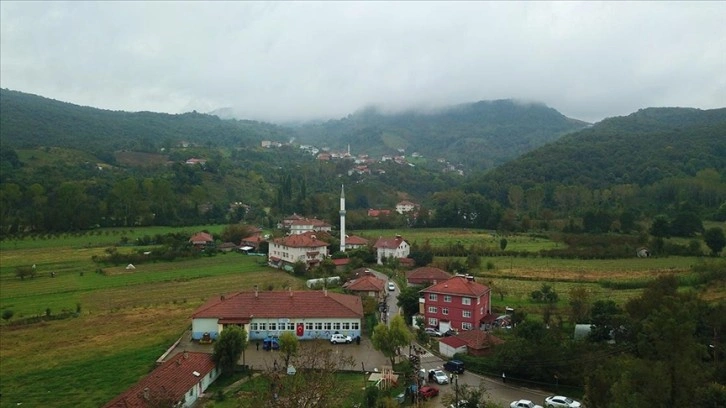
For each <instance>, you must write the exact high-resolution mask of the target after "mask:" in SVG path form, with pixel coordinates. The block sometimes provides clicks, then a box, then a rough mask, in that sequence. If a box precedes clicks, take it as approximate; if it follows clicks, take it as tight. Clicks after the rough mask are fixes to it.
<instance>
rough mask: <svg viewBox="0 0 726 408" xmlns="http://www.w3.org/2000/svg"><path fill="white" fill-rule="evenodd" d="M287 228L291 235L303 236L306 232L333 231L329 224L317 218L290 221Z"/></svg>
mask: <svg viewBox="0 0 726 408" xmlns="http://www.w3.org/2000/svg"><path fill="white" fill-rule="evenodd" d="M287 228H288V229H289V231H290V234H291V235H298V234H304V233H306V232H330V231H332V230H333V227H332V226H331V225H330V224H328V223H327V222H325V221H322V220H319V219H317V218H302V219H296V220H290V222H289V223H288V224H287Z"/></svg>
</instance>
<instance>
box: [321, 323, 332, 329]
mask: <svg viewBox="0 0 726 408" xmlns="http://www.w3.org/2000/svg"><path fill="white" fill-rule="evenodd" d="M323 328H324V329H325V330H330V329H332V328H333V324H332V323H330V322H325V323H324V324H323Z"/></svg>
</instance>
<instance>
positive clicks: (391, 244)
mask: <svg viewBox="0 0 726 408" xmlns="http://www.w3.org/2000/svg"><path fill="white" fill-rule="evenodd" d="M403 241H404V239H403V238H402V237H401V236H400V235H396V237H394V238H383V237H381V238H378V241H376V244H375V245H374V247H376V248H387V249H396V248H398V247H399V246H400V245H401V242H403Z"/></svg>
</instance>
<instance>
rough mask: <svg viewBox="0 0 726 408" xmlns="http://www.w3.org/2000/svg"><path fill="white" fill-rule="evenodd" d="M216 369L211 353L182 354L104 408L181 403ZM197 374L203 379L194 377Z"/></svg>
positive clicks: (155, 370) (144, 406)
mask: <svg viewBox="0 0 726 408" xmlns="http://www.w3.org/2000/svg"><path fill="white" fill-rule="evenodd" d="M185 356H186V357H185ZM213 368H214V361H212V356H211V355H210V354H207V353H197V352H186V353H179V354H177V355H175V356H174V357H173V358H171V359H169V360H167V361H166V362H164V363H163V364H161V365H160V366H158V367H157V368H155V369H154V371H152V372H151V373H150V374H149V375H147V376H146V377H144V378H143V379H142V380H141V381H139V382H138V383H136V384H135V385H134V386H132V387H131V388H129V389H128V390H126V391H125V392H124V393H123V394H121V395H118V396H117V397H116V398H114V399H113V400H111V401H110V402H108V403H107V404H106V405H104V408H135V407H138V408H146V407H150V406H152V404H154V403H160V402H162V401H163V402H166V401H167V400H170V402H171V403H175V402H178V401H181V400H183V399H184V395H185V394H186V393H187V392H189V390H190V389H192V387H194V385H195V384H197V383H199V382H201V381H202V379H204V377H205V376H206V375H207V374H209V373H210V372H211V371H212V369H213ZM195 371H196V372H197V373H199V376H196V375H194V372H195ZM146 388H148V399H146V398H144V390H145V389H146ZM166 405H167V406H168V405H169V404H166Z"/></svg>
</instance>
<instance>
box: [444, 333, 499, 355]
mask: <svg viewBox="0 0 726 408" xmlns="http://www.w3.org/2000/svg"><path fill="white" fill-rule="evenodd" d="M502 343H504V340H502V339H500V338H499V337H496V336H494V335H492V334H491V332H487V331H484V330H467V331H462V332H461V333H459V334H457V335H456V336H451V337H444V338H442V339H441V340H439V353H441V354H442V355H444V356H446V357H453V356H454V354H470V355H472V356H484V355H487V354H489V353H491V352H492V350H493V349H494V346H496V345H498V344H502Z"/></svg>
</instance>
